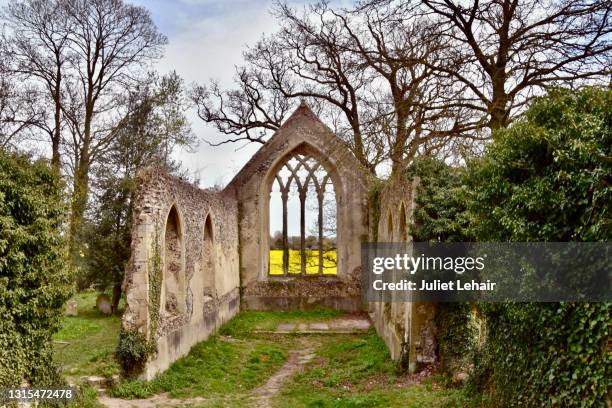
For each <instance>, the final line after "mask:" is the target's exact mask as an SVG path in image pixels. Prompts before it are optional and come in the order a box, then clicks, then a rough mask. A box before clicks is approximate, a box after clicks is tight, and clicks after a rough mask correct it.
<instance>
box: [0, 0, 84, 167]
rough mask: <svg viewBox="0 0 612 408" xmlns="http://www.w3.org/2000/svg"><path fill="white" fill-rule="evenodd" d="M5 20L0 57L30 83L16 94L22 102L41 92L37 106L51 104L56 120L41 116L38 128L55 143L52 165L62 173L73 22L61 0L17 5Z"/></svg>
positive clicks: (30, 0)
mask: <svg viewBox="0 0 612 408" xmlns="http://www.w3.org/2000/svg"><path fill="white" fill-rule="evenodd" d="M2 19H3V20H4V21H5V22H6V23H7V25H8V27H7V28H8V32H5V33H4V34H3V38H2V40H0V44H1V45H2V46H1V47H0V55H1V57H2V59H3V60H5V61H6V64H7V69H8V70H9V71H10V72H11V73H12V74H13V77H14V78H15V79H17V80H22V81H28V85H27V86H23V87H13V90H14V91H15V92H17V93H19V92H22V95H21V98H26V99H28V98H30V97H31V96H33V95H34V93H35V92H37V93H38V95H37V97H38V98H37V99H38V101H37V105H38V106H39V107H40V105H46V104H48V105H49V108H50V109H49V110H50V111H52V112H53V115H52V118H51V117H47V115H44V114H41V113H40V112H39V114H38V115H36V117H37V121H36V125H37V126H38V128H39V129H40V130H42V131H43V133H44V134H46V135H48V137H49V139H50V141H51V152H52V155H51V164H52V166H53V168H54V169H55V171H56V172H58V173H59V171H60V164H61V160H60V144H61V127H62V108H61V107H62V86H63V71H64V69H65V66H66V64H67V60H68V54H67V44H68V36H69V34H70V31H71V29H72V27H71V20H70V19H68V18H67V14H66V7H65V4H64V2H63V1H60V0H24V1H14V2H12V3H10V4H9V5H8V6H7V7H6V9H5V10H4V13H3V14H2ZM33 106H34V105H31V107H33ZM45 108H46V106H45ZM29 110H31V109H29ZM30 117H33V116H32V115H30Z"/></svg>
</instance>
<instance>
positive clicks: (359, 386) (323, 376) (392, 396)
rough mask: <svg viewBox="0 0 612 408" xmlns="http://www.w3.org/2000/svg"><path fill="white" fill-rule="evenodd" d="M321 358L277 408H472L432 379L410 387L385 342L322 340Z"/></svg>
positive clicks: (370, 337) (285, 391)
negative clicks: (390, 355) (399, 372)
mask: <svg viewBox="0 0 612 408" xmlns="http://www.w3.org/2000/svg"><path fill="white" fill-rule="evenodd" d="M316 354H317V357H316V358H315V360H313V361H312V362H311V363H310V364H309V365H308V366H307V367H306V369H305V370H304V371H303V372H301V373H297V374H295V375H294V376H293V377H292V378H291V380H290V381H288V382H286V383H285V384H284V386H283V387H282V389H281V390H280V392H279V393H278V394H277V395H276V397H275V399H274V406H275V407H279V408H280V407H287V406H290V407H293V408H298V407H347V408H348V407H381V408H382V407H402V408H403V407H415V408H416V407H423V408H425V407H469V406H476V402H475V401H473V400H472V399H471V398H469V397H467V396H465V395H464V394H463V392H462V391H461V390H458V389H452V388H445V387H443V386H441V385H440V384H437V383H436V382H435V381H434V380H432V379H425V380H423V381H421V382H419V383H414V384H413V383H411V380H410V377H409V376H406V375H399V374H398V373H397V371H396V367H395V365H394V363H393V362H392V361H391V359H390V358H389V353H388V351H387V349H386V347H385V345H384V343H383V341H382V340H381V339H380V338H379V337H378V336H377V335H376V334H375V333H374V332H373V331H371V332H370V333H369V334H367V335H361V336H359V335H338V336H326V337H325V338H322V344H321V346H320V347H319V349H318V350H317V352H316Z"/></svg>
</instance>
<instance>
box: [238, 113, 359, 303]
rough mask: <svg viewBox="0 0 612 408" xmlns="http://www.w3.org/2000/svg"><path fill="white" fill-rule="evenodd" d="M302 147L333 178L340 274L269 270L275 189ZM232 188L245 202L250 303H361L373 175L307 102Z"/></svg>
mask: <svg viewBox="0 0 612 408" xmlns="http://www.w3.org/2000/svg"><path fill="white" fill-rule="evenodd" d="M296 152H298V153H303V154H305V155H309V156H310V157H313V158H315V159H316V160H317V161H319V162H320V163H322V165H323V166H324V168H325V170H326V171H327V173H328V174H329V175H330V177H331V179H332V182H333V184H334V189H335V195H336V201H337V231H336V232H337V244H338V248H337V259H338V273H337V275H336V276H291V277H289V276H271V275H269V274H268V267H269V249H270V245H269V235H270V234H269V224H268V223H269V216H270V214H269V201H270V190H271V187H272V183H273V181H274V177H275V175H276V174H277V172H278V170H279V169H280V167H281V166H283V165H284V163H285V162H286V161H287V158H288V157H290V156H291V155H293V154H296ZM226 190H228V191H232V192H234V194H235V195H236V197H237V199H238V203H239V207H238V208H239V230H240V280H241V287H242V304H243V307H244V308H245V309H254V310H295V309H308V308H318V307H330V308H334V309H340V310H345V311H357V310H361V309H362V300H361V289H360V273H361V272H360V270H361V257H360V254H361V242H362V241H364V240H366V239H367V231H368V229H367V226H368V219H367V217H368V215H367V214H368V213H367V191H368V176H367V174H366V172H365V170H364V169H363V168H362V166H361V165H360V164H359V162H357V160H356V159H355V157H354V156H353V154H352V153H351V152H350V150H349V149H348V147H347V146H346V144H345V143H344V142H343V141H342V140H340V139H339V138H338V137H336V136H335V135H334V134H333V133H332V132H331V130H330V129H329V128H328V127H327V126H325V125H324V124H323V123H322V122H321V121H320V120H319V119H318V118H317V117H316V116H315V115H314V113H313V112H312V111H311V110H310V109H309V108H308V107H307V106H306V105H305V104H302V105H301V106H300V107H299V108H298V109H297V110H296V111H295V112H294V113H293V115H292V116H291V117H290V118H289V119H287V121H286V122H285V123H284V124H283V126H282V127H281V128H280V129H279V130H278V131H277V132H276V133H275V134H274V135H273V136H272V138H271V139H270V140H269V141H268V142H266V144H265V145H263V146H262V147H261V149H260V150H259V151H258V152H257V153H256V154H255V155H254V156H253V158H252V159H251V160H250V161H249V162H248V163H247V164H246V165H245V166H244V168H243V169H242V170H241V171H240V172H239V173H238V174H237V175H236V177H235V178H234V179H233V180H232V182H231V183H230V184H229V186H228V187H227V189H226ZM276 216H278V214H276Z"/></svg>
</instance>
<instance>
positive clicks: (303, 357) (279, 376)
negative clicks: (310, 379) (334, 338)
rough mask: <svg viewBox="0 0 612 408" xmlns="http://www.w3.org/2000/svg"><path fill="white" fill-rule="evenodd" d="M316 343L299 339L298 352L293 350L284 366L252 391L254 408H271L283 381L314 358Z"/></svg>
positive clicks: (307, 339)
mask: <svg viewBox="0 0 612 408" xmlns="http://www.w3.org/2000/svg"><path fill="white" fill-rule="evenodd" d="M317 346H318V343H317V342H315V341H313V340H312V339H309V338H301V339H300V344H299V347H300V348H299V350H293V351H291V352H290V353H289V357H288V358H287V361H286V362H285V364H284V365H283V366H282V367H281V368H280V370H278V371H277V372H276V373H275V374H274V375H272V377H270V378H268V381H267V382H266V383H265V384H264V385H262V386H261V387H259V388H257V389H255V390H254V391H253V397H254V399H255V401H253V402H254V406H255V407H262V408H263V407H269V406H271V401H272V398H273V397H274V396H275V395H276V394H277V393H278V391H279V390H280V389H281V387H282V385H283V383H284V382H285V380H286V379H287V378H289V377H291V376H292V375H293V374H294V373H295V372H297V371H299V370H301V369H302V368H303V367H304V366H305V365H306V364H308V362H310V360H312V359H313V358H315V353H314V351H315V350H316V348H317Z"/></svg>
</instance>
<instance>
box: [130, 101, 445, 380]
mask: <svg viewBox="0 0 612 408" xmlns="http://www.w3.org/2000/svg"><path fill="white" fill-rule="evenodd" d="M295 157H298V158H311V159H312V161H313V162H316V163H317V166H319V167H320V168H321V169H323V170H324V171H325V174H326V176H327V177H328V179H329V180H330V181H331V183H332V184H333V188H334V191H335V200H336V209H337V213H336V248H335V250H336V259H337V273H336V274H335V275H322V274H314V275H309V274H306V273H301V274H299V273H298V274H287V273H285V274H281V275H278V276H277V275H271V274H270V270H269V265H270V260H269V249H270V242H269V240H270V233H269V219H270V218H269V217H270V214H269V208H270V205H269V200H270V191H271V187H272V183H273V182H274V181H275V177H277V174H278V173H279V170H280V169H281V168H282V167H283V166H286V165H287V162H288V160H289V159H291V158H295ZM300 160H303V163H302V164H304V163H305V159H300ZM304 165H306V164H304ZM311 170H312V169H311ZM313 172H314V170H313V171H311V173H313ZM311 176H312V174H311ZM312 177H314V176H312ZM370 177H371V176H369V175H368V174H367V172H366V171H365V170H364V169H363V168H362V166H361V165H360V164H359V163H358V162H357V160H356V159H355V157H354V156H353V155H352V153H351V152H350V150H349V149H348V148H347V146H346V145H345V144H344V142H342V141H341V140H340V139H339V138H338V137H337V136H336V135H334V134H333V133H332V132H331V130H330V129H329V128H327V127H326V126H325V125H324V124H323V123H322V122H321V121H320V120H319V119H318V118H317V117H316V116H315V115H314V113H313V112H312V111H311V110H310V109H309V108H308V107H307V106H306V105H305V104H302V105H301V106H300V107H299V108H298V109H297V110H296V111H295V112H294V113H293V115H292V116H291V117H290V118H289V119H288V120H287V121H286V122H285V123H284V125H283V126H282V127H281V128H280V129H279V130H278V131H277V132H276V133H275V134H274V135H273V136H272V138H271V139H270V140H269V141H268V142H267V143H266V144H265V145H263V146H262V148H261V149H260V150H259V151H258V152H257V153H256V154H255V155H254V156H253V157H252V159H251V160H250V161H249V162H248V163H247V164H246V165H245V166H244V168H243V169H242V170H241V171H240V172H239V173H238V174H237V175H236V177H235V178H234V179H233V180H232V181H231V182H230V184H229V185H228V186H227V187H226V188H225V189H224V190H223V191H210V190H202V189H199V188H197V187H195V186H193V185H191V184H189V183H187V182H184V181H181V180H179V179H177V178H175V177H172V176H169V175H167V174H166V173H164V172H163V171H161V170H160V169H157V168H149V169H147V170H145V171H143V172H141V174H140V175H139V178H138V183H139V187H138V192H137V194H136V198H135V203H134V227H133V232H132V258H131V260H130V262H129V264H128V268H127V271H126V277H125V282H124V290H125V294H126V311H125V313H124V316H123V328H124V329H125V330H137V331H139V332H141V333H143V334H144V335H145V336H146V338H147V339H148V341H149V342H150V343H151V344H154V345H155V346H156V347H155V348H156V352H155V353H153V354H152V355H151V356H150V357H149V359H148V361H147V364H146V366H145V371H144V373H143V374H142V377H143V378H146V379H150V378H152V377H153V376H154V375H155V374H157V373H159V372H161V371H163V370H165V369H166V368H167V367H168V366H169V365H170V364H171V363H172V362H173V361H175V360H176V359H178V358H179V357H181V356H183V355H185V354H187V353H188V352H189V350H190V348H191V347H192V346H193V345H194V344H196V343H197V342H200V341H202V340H205V339H206V338H207V337H208V336H209V335H211V334H212V333H214V332H215V331H216V330H217V329H218V328H219V327H220V326H221V325H222V324H223V323H224V322H226V321H228V320H229V319H231V318H232V317H233V316H234V315H235V314H236V313H237V312H238V311H239V310H240V309H242V310H298V309H313V308H322V307H326V308H334V309H338V310H343V311H347V312H359V311H368V312H369V313H370V316H371V318H372V320H373V322H374V325H375V327H376V329H377V331H378V333H379V335H380V336H381V337H382V338H383V339H384V340H385V342H386V344H387V345H388V347H389V349H390V352H391V356H392V357H393V359H395V360H396V361H400V362H402V363H403V364H406V365H407V366H408V367H409V368H410V369H411V370H415V369H416V368H417V366H418V364H419V363H427V362H430V361H432V360H433V358H434V355H435V345H434V342H433V339H434V336H435V333H434V325H433V320H432V316H433V306H431V305H425V304H422V305H419V304H413V303H406V302H403V303H401V302H392V303H383V302H373V303H370V304H369V305H368V304H364V303H363V299H362V297H361V287H360V280H361V277H360V274H361V243H362V242H364V241H368V240H372V239H373V235H374V234H373V232H374V230H375V229H376V230H377V236H378V239H379V240H380V241H409V240H410V237H409V236H408V233H407V231H408V228H407V226H408V225H409V224H410V216H411V213H412V208H413V202H412V199H413V191H414V183H412V182H410V181H408V180H400V181H395V182H391V183H388V185H387V187H386V188H385V190H384V191H383V192H382V194H381V196H380V202H379V203H376V205H377V206H378V207H379V211H380V217H379V218H380V220H379V223H378V224H379V225H377V226H371V225H370V223H371V222H370V220H371V219H373V217H372V211H373V210H372V208H370V207H371V204H372V203H369V202H368V191H369V189H370V182H371V179H370ZM328 179H325V180H326V181H327V180H328ZM290 182H291V180H290ZM302 208H303V204H302ZM302 213H303V211H302ZM284 216H285V217H286V214H285V215H284ZM285 224H286V220H285ZM303 224H304V222H303V216H302V249H303V247H304V238H303V235H304V233H303ZM284 240H285V241H286V231H285V238H284ZM284 256H285V257H286V256H287V255H284ZM302 269H303V270H304V267H302Z"/></svg>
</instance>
